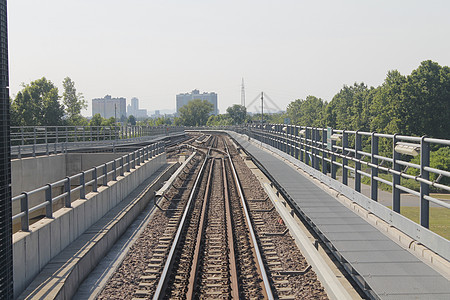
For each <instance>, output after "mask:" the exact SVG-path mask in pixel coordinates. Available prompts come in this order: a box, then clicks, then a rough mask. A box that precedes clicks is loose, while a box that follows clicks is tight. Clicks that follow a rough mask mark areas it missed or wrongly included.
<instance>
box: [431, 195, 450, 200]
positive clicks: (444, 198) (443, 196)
mask: <svg viewBox="0 0 450 300" xmlns="http://www.w3.org/2000/svg"><path fill="white" fill-rule="evenodd" d="M430 196H431V197H434V198H437V199H442V200H450V194H430Z"/></svg>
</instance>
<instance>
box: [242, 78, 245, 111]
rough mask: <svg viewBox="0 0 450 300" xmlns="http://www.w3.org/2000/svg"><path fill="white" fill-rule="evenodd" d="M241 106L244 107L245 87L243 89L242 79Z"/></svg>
mask: <svg viewBox="0 0 450 300" xmlns="http://www.w3.org/2000/svg"><path fill="white" fill-rule="evenodd" d="M241 105H242V106H244V107H245V87H244V78H242V85H241Z"/></svg>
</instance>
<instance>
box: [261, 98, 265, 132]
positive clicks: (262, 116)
mask: <svg viewBox="0 0 450 300" xmlns="http://www.w3.org/2000/svg"><path fill="white" fill-rule="evenodd" d="M263 122H264V92H261V129H262V126H263Z"/></svg>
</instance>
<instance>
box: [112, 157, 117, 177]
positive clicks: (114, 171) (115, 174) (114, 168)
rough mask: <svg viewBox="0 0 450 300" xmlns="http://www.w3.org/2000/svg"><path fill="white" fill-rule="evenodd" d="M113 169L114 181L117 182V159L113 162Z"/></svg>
mask: <svg viewBox="0 0 450 300" xmlns="http://www.w3.org/2000/svg"><path fill="white" fill-rule="evenodd" d="M112 169H113V175H112V176H113V177H112V180H114V181H116V180H117V169H116V159H114V160H113V162H112Z"/></svg>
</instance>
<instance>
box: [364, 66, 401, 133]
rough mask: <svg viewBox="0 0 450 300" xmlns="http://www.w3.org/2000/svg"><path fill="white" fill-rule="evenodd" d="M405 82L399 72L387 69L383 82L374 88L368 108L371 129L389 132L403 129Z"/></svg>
mask: <svg viewBox="0 0 450 300" xmlns="http://www.w3.org/2000/svg"><path fill="white" fill-rule="evenodd" d="M405 83H406V77H405V76H403V75H401V74H400V72H398V71H397V70H394V71H389V72H388V74H387V76H386V79H385V80H384V82H383V84H382V85H381V86H379V87H378V88H377V89H376V91H375V93H374V97H373V102H372V104H371V108H370V110H371V112H372V114H373V118H372V120H371V124H370V128H371V130H372V131H376V132H383V133H391V134H394V133H398V132H404V131H405V126H404V121H403V114H404V111H403V109H402V106H403V104H402V103H403V95H402V93H403V92H402V91H403V88H404V85H405Z"/></svg>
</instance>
